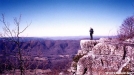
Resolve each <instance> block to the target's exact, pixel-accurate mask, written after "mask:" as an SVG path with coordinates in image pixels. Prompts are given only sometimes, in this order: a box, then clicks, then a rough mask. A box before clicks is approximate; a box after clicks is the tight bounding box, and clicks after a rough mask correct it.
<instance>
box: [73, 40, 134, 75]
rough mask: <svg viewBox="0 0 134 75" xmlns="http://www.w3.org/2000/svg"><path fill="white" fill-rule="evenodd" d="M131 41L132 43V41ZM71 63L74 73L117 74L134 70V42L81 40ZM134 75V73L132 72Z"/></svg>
mask: <svg viewBox="0 0 134 75" xmlns="http://www.w3.org/2000/svg"><path fill="white" fill-rule="evenodd" d="M130 42H131V43H130ZM80 46H81V50H78V53H77V54H76V57H75V59H74V61H75V62H74V61H73V64H76V65H71V68H72V69H73V74H74V75H115V74H124V75H127V74H128V73H129V74H132V73H133V72H134V66H133V65H134V43H132V40H131V41H127V42H118V41H115V39H109V38H100V40H81V41H80ZM132 75H134V74H132Z"/></svg>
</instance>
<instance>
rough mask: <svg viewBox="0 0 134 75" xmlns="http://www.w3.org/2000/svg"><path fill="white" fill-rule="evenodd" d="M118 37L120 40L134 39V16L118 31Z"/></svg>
mask: <svg viewBox="0 0 134 75" xmlns="http://www.w3.org/2000/svg"><path fill="white" fill-rule="evenodd" d="M118 37H119V38H120V40H125V39H127V38H132V37H134V16H131V17H128V18H126V19H125V20H124V22H123V24H122V25H121V26H120V29H119V30H118Z"/></svg>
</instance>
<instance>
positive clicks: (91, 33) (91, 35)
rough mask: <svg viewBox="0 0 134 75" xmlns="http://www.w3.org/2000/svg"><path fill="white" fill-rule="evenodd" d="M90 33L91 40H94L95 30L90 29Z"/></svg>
mask: <svg viewBox="0 0 134 75" xmlns="http://www.w3.org/2000/svg"><path fill="white" fill-rule="evenodd" d="M89 32H90V40H93V33H94V30H93V28H90V30H89Z"/></svg>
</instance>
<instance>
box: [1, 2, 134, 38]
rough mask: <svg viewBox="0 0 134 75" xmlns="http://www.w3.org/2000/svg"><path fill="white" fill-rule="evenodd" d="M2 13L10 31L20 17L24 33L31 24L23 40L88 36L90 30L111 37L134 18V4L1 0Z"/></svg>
mask: <svg viewBox="0 0 134 75" xmlns="http://www.w3.org/2000/svg"><path fill="white" fill-rule="evenodd" d="M0 13H4V14H5V19H6V21H8V22H9V23H10V27H11V29H12V28H15V26H14V23H13V18H14V17H19V15H20V14H21V15H22V20H21V24H20V25H21V26H20V27H21V30H22V29H23V28H25V27H26V26H27V24H29V23H31V25H30V27H28V28H27V30H26V31H25V32H24V33H23V34H21V36H38V37H40V36H41V37H42V36H89V29H90V27H92V28H93V29H94V35H95V36H100V35H106V36H110V35H116V32H117V30H118V29H119V26H120V25H121V24H122V23H123V21H124V20H125V19H126V18H127V17H130V16H132V15H134V0H0ZM0 27H1V28H0V31H1V32H2V27H3V24H2V23H0Z"/></svg>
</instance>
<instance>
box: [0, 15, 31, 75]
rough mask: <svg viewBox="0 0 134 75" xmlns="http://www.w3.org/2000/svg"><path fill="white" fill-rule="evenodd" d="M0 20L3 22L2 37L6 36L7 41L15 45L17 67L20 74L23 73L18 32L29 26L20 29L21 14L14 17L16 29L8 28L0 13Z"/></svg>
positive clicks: (22, 74)
mask: <svg viewBox="0 0 134 75" xmlns="http://www.w3.org/2000/svg"><path fill="white" fill-rule="evenodd" d="M0 21H1V22H2V23H3V24H4V28H3V30H4V34H3V35H2V37H7V38H8V40H9V41H11V42H13V43H15V44H16V45H17V49H16V51H15V52H16V57H17V60H18V65H19V67H18V68H19V69H20V72H21V75H24V67H23V65H24V62H23V58H22V56H23V54H22V50H23V49H21V48H20V34H21V33H23V32H24V31H25V30H26V29H27V28H28V27H29V25H30V24H29V25H27V26H26V27H25V28H24V29H23V30H20V22H21V15H20V17H19V18H14V24H15V26H16V29H13V30H11V29H10V27H9V23H8V22H6V21H5V17H4V14H2V19H1V20H0Z"/></svg>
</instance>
